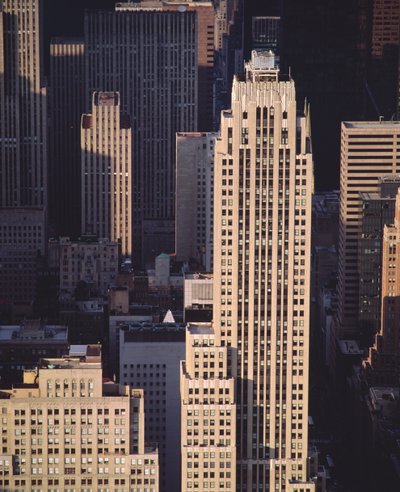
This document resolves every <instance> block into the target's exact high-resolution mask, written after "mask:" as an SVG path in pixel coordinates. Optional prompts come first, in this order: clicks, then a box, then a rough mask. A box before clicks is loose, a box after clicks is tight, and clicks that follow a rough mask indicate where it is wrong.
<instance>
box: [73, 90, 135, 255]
mask: <svg viewBox="0 0 400 492" xmlns="http://www.w3.org/2000/svg"><path fill="white" fill-rule="evenodd" d="M120 107H121V103H120V96H119V93H118V92H94V93H93V103H92V113H91V114H84V115H82V123H81V148H82V169H81V173H82V178H81V182H82V188H81V189H82V199H81V203H82V210H81V214H82V222H81V227H82V233H92V234H95V235H97V236H98V237H104V238H109V239H110V240H111V241H114V242H117V241H120V242H121V252H122V255H123V256H128V257H129V256H131V254H132V192H131V191H132V141H131V122H130V118H129V116H128V115H127V114H126V113H124V112H121V110H120Z"/></svg>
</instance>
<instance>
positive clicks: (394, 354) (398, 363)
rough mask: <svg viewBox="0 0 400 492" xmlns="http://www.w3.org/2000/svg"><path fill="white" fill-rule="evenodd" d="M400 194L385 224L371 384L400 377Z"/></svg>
mask: <svg viewBox="0 0 400 492" xmlns="http://www.w3.org/2000/svg"><path fill="white" fill-rule="evenodd" d="M399 269H400V192H398V193H397V196H396V205H395V216H394V224H393V225H385V227H384V232H383V245H382V303H381V308H382V320H381V326H380V330H379V332H378V334H377V335H376V340H375V345H374V347H372V348H371V349H370V353H369V360H368V362H369V364H370V367H371V369H372V373H370V378H371V381H372V384H380V385H384V386H390V385H397V384H398V382H399V377H400V275H399Z"/></svg>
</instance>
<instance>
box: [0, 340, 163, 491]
mask: <svg viewBox="0 0 400 492" xmlns="http://www.w3.org/2000/svg"><path fill="white" fill-rule="evenodd" d="M24 383H25V384H23V385H22V386H21V387H18V388H13V389H10V390H1V399H0V409H1V415H2V425H3V433H2V436H3V437H2V455H1V459H2V461H1V467H2V471H3V473H2V474H1V477H0V488H1V489H2V490H5V491H6V490H9V491H13V492H16V491H17V490H18V491H21V492H22V491H25V490H31V491H39V490H42V491H45V492H50V491H54V490H65V491H67V490H71V491H73V490H78V489H79V490H85V491H89V490H96V491H97V492H100V491H101V492H105V491H110V492H117V491H121V490H126V489H127V488H130V489H133V490H138V489H139V490H143V491H144V492H157V491H158V455H157V450H156V449H155V448H154V447H147V446H146V445H145V440H144V401H143V392H142V391H141V390H130V389H129V387H127V386H122V385H119V384H116V383H113V382H104V383H103V380H102V368H101V355H100V349H99V347H98V346H88V347H79V346H78V347H72V350H71V353H70V355H69V357H67V358H54V359H50V358H48V359H46V358H44V359H42V361H41V363H40V365H39V368H38V369H37V370H36V371H30V372H28V373H26V375H25V381H24Z"/></svg>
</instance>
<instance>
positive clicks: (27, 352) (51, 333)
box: [0, 320, 68, 388]
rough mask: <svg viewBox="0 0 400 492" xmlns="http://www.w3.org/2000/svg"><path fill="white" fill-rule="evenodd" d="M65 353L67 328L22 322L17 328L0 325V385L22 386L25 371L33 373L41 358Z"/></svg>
mask: <svg viewBox="0 0 400 492" xmlns="http://www.w3.org/2000/svg"><path fill="white" fill-rule="evenodd" d="M67 353H68V328H67V327H66V326H61V325H47V324H46V323H43V322H41V321H40V320H25V321H23V322H22V323H21V324H20V325H0V384H1V387H3V388H4V387H5V385H6V386H7V385H9V386H11V385H15V384H17V383H20V382H22V374H23V371H24V370H25V369H33V368H35V367H36V366H37V364H38V362H39V359H40V358H43V357H62V356H63V355H66V354H67Z"/></svg>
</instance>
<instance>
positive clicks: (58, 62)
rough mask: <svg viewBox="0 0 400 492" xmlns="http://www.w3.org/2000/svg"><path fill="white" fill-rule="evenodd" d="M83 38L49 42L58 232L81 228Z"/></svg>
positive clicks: (52, 192) (52, 195)
mask: <svg viewBox="0 0 400 492" xmlns="http://www.w3.org/2000/svg"><path fill="white" fill-rule="evenodd" d="M84 61H85V46H84V44H83V39H68V38H55V39H52V40H51V44H50V87H49V103H48V113H49V121H50V123H49V224H50V230H51V231H52V234H54V235H55V236H69V237H73V238H77V237H78V236H79V234H80V232H81V211H80V203H81V186H80V183H81V146H80V122H81V116H82V114H83V113H84V112H85V109H86V108H85V65H84Z"/></svg>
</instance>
